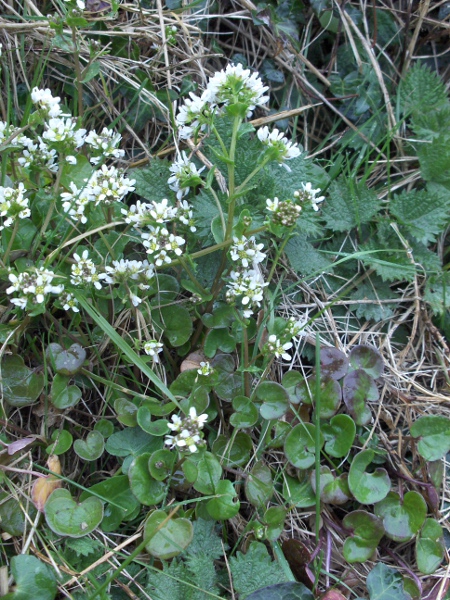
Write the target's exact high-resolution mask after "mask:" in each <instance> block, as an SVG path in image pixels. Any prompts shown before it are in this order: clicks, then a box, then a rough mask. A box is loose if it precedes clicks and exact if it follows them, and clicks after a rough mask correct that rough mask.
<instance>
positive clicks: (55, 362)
mask: <svg viewBox="0 0 450 600" xmlns="http://www.w3.org/2000/svg"><path fill="white" fill-rule="evenodd" d="M46 354H47V357H48V358H49V360H50V361H51V364H52V366H53V367H54V369H55V372H56V373H58V374H59V375H68V376H73V375H76V374H77V373H78V372H79V371H80V369H81V367H82V366H83V363H84V361H85V360H86V351H85V349H84V348H83V347H82V346H80V344H72V345H71V346H70V348H68V349H67V350H64V348H63V347H62V346H61V345H60V344H56V343H52V344H49V345H48V346H47V350H46Z"/></svg>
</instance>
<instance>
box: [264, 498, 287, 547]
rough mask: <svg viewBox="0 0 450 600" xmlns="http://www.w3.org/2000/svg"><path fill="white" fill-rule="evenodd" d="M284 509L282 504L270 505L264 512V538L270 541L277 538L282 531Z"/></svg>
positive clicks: (284, 517)
mask: <svg viewBox="0 0 450 600" xmlns="http://www.w3.org/2000/svg"><path fill="white" fill-rule="evenodd" d="M285 519H286V509H284V508H283V507H282V506H271V507H270V508H268V509H267V510H266V512H265V513H264V517H263V521H264V523H265V525H266V539H267V540H269V541H270V542H274V541H275V540H277V539H278V538H279V537H280V535H281V534H282V533H283V531H284V521H285Z"/></svg>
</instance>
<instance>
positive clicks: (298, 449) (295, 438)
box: [284, 423, 324, 469]
mask: <svg viewBox="0 0 450 600" xmlns="http://www.w3.org/2000/svg"><path fill="white" fill-rule="evenodd" d="M315 433H316V428H315V426H314V425H312V423H299V424H298V425H296V426H295V427H294V429H292V430H291V431H290V432H289V433H288V434H287V436H286V441H285V443H284V453H285V455H286V458H287V459H288V461H289V462H290V463H291V464H292V465H294V467H297V468H298V469H307V468H308V467H310V466H311V465H313V464H314V460H315V459H314V457H315ZM323 444H324V439H323V435H322V432H321V433H320V448H322V446H323Z"/></svg>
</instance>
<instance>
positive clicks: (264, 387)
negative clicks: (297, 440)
mask: <svg viewBox="0 0 450 600" xmlns="http://www.w3.org/2000/svg"><path fill="white" fill-rule="evenodd" d="M256 397H257V398H258V400H261V401H262V402H263V404H262V406H261V408H260V409H259V412H260V413H261V416H262V418H263V419H267V420H272V419H279V418H280V417H282V416H283V415H284V414H286V412H287V410H288V408H289V396H288V393H287V392H286V390H285V389H284V387H283V386H282V385H280V384H279V383H275V382H274V381H263V382H262V383H261V384H260V385H258V387H257V388H256Z"/></svg>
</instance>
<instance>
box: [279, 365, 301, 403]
mask: <svg viewBox="0 0 450 600" xmlns="http://www.w3.org/2000/svg"><path fill="white" fill-rule="evenodd" d="M303 381H304V379H303V376H302V374H301V373H299V372H298V371H288V372H287V373H285V374H284V375H283V379H282V380H281V384H282V386H283V387H284V389H285V390H286V392H287V394H288V396H289V402H290V403H291V404H300V402H301V399H302V396H301V394H300V393H299V390H298V386H299V385H301V384H302V383H303Z"/></svg>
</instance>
